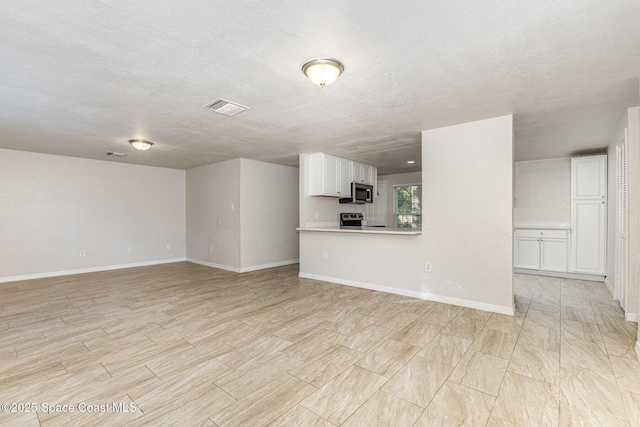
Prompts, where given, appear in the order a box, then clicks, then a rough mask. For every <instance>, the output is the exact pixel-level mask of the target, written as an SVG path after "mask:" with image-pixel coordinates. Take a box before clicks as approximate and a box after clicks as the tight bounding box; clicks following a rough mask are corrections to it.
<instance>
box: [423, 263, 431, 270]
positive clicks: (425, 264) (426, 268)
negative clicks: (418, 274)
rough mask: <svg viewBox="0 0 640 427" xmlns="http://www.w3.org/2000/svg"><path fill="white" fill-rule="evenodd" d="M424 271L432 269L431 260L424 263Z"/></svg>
mask: <svg viewBox="0 0 640 427" xmlns="http://www.w3.org/2000/svg"><path fill="white" fill-rule="evenodd" d="M424 271H431V263H430V262H425V263H424Z"/></svg>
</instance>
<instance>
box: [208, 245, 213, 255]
mask: <svg viewBox="0 0 640 427" xmlns="http://www.w3.org/2000/svg"><path fill="white" fill-rule="evenodd" d="M209 253H210V254H212V253H213V246H209Z"/></svg>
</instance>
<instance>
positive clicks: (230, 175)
mask: <svg viewBox="0 0 640 427" xmlns="http://www.w3.org/2000/svg"><path fill="white" fill-rule="evenodd" d="M186 175H187V179H186V193H187V219H186V236H187V258H188V259H189V260H190V261H194V262H198V261H200V262H203V263H209V264H210V265H212V266H219V267H223V268H224V267H226V268H229V269H232V270H238V269H240V209H241V206H240V159H234V160H228V161H226V162H221V163H215V164H211V165H207V166H201V167H198V168H193V169H189V170H187V172H186Z"/></svg>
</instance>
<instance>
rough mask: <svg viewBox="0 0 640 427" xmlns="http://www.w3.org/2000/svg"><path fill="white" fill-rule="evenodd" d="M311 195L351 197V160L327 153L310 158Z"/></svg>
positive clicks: (312, 155) (316, 154) (313, 155)
mask: <svg viewBox="0 0 640 427" xmlns="http://www.w3.org/2000/svg"><path fill="white" fill-rule="evenodd" d="M309 165H310V173H309V195H311V196H332V197H349V196H350V195H351V160H348V159H343V158H342V157H338V156H334V155H331V154H325V153H315V154H311V155H310V156H309Z"/></svg>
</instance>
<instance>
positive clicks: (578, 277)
mask: <svg viewBox="0 0 640 427" xmlns="http://www.w3.org/2000/svg"><path fill="white" fill-rule="evenodd" d="M513 272H514V273H518V274H532V275H534V276H550V277H560V278H562V279H576V280H591V281H593V282H604V281H605V276H596V275H591V274H580V273H561V272H558V271H544V270H528V269H526V268H514V269H513Z"/></svg>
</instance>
